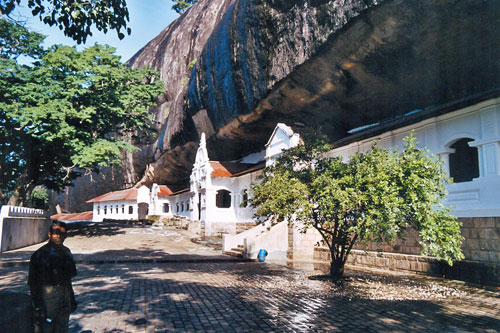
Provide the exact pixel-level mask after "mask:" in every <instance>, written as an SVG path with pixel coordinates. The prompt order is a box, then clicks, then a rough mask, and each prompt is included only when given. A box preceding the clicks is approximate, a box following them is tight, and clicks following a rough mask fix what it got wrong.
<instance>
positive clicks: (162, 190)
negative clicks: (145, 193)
mask: <svg viewBox="0 0 500 333" xmlns="http://www.w3.org/2000/svg"><path fill="white" fill-rule="evenodd" d="M172 193H174V192H173V191H172V190H171V189H170V188H169V187H168V186H167V185H159V186H158V196H160V197H166V196H169V195H171V194H172Z"/></svg>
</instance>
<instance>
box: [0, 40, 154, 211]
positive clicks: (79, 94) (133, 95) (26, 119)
mask: <svg viewBox="0 0 500 333" xmlns="http://www.w3.org/2000/svg"><path fill="white" fill-rule="evenodd" d="M113 53H114V49H113V48H111V47H109V46H101V45H95V46H93V47H90V48H87V49H85V50H83V51H81V52H78V51H76V50H75V49H74V48H71V47H67V46H54V47H52V48H50V49H49V50H48V51H47V52H45V53H44V54H43V55H42V56H41V57H40V60H39V61H36V62H35V63H34V64H33V65H32V66H31V67H27V66H21V65H18V64H17V63H16V62H15V61H14V60H12V59H6V58H2V59H1V62H0V112H1V113H0V116H1V118H0V123H1V124H2V125H3V126H2V127H1V128H0V154H1V156H0V161H2V162H0V163H2V164H0V166H1V167H2V169H1V170H0V172H1V173H0V176H1V178H0V189H1V191H2V192H3V193H4V195H8V194H9V193H13V194H15V195H18V196H20V197H29V193H30V192H31V189H33V188H34V187H35V186H37V185H44V186H45V187H46V188H48V189H53V190H60V189H62V188H63V187H64V186H66V185H69V184H70V183H71V181H72V180H73V179H74V178H76V177H78V176H79V175H80V174H81V173H82V172H84V171H85V170H95V169H96V168H97V167H100V166H105V165H109V163H112V162H113V161H114V160H117V159H118V158H120V157H121V153H122V151H123V150H126V149H128V150H133V149H135V148H134V147H133V146H132V143H134V142H141V140H142V141H143V140H144V136H147V135H148V134H151V133H152V131H153V129H152V121H153V119H152V117H151V115H150V114H149V112H148V107H149V106H152V105H155V104H156V97H157V96H158V95H159V94H160V93H161V92H162V91H163V83H162V82H161V81H160V80H159V79H158V74H157V73H155V72H154V71H153V70H152V69H150V68H141V69H132V68H129V67H127V66H126V65H123V64H122V63H121V62H120V57H119V56H116V55H114V54H113ZM138 133H141V135H140V136H139V135H138ZM11 203H13V202H11Z"/></svg>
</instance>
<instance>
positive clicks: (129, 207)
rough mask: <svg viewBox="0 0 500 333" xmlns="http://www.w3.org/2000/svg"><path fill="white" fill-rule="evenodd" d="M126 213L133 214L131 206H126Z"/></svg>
mask: <svg viewBox="0 0 500 333" xmlns="http://www.w3.org/2000/svg"><path fill="white" fill-rule="evenodd" d="M128 213H129V214H134V207H133V206H128Z"/></svg>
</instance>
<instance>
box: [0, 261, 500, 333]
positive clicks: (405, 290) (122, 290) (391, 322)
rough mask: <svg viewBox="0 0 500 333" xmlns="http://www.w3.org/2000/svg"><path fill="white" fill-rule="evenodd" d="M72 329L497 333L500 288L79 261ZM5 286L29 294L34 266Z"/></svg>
mask: <svg viewBox="0 0 500 333" xmlns="http://www.w3.org/2000/svg"><path fill="white" fill-rule="evenodd" d="M78 270H79V273H78V276H77V277H76V279H75V282H74V287H75V291H76V293H77V298H78V301H79V307H78V310H77V311H76V312H75V313H74V314H72V316H71V322H70V325H71V328H70V332H164V331H167V332H170V331H172V332H173V331H176V332H183V331H186V332H247V331H251V332H259V331H260V332H272V331H275V332H292V331H295V332H325V331H341V332H387V331H390V332H497V331H500V296H499V291H500V290H498V289H497V290H495V289H491V290H484V289H480V288H475V287H470V286H467V285H465V284H461V283H458V282H453V281H443V280H440V279H435V278H425V277H418V276H405V275H387V274H379V273H374V272H365V271H359V270H352V269H350V270H347V272H346V274H347V276H348V279H347V281H346V283H345V285H344V287H343V288H337V287H336V286H335V285H333V284H331V283H330V282H328V281H322V280H318V279H311V278H310V277H311V276H313V275H317V274H318V272H313V271H308V270H303V269H297V268H291V267H286V266H279V265H275V264H271V263H256V262H249V263H235V262H216V263H208V262H207V263H181V262H179V263H164V264H158V263H148V264H134V263H128V264H86V265H83V264H80V265H78ZM0 274H1V276H2V279H1V280H0V291H17V292H19V291H21V292H27V289H28V288H27V286H26V275H27V267H26V266H13V267H2V268H0Z"/></svg>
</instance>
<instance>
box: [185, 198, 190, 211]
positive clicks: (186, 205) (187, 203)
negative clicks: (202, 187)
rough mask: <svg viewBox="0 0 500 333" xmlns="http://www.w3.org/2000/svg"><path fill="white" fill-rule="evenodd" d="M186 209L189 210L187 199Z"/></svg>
mask: <svg viewBox="0 0 500 333" xmlns="http://www.w3.org/2000/svg"><path fill="white" fill-rule="evenodd" d="M186 211H189V200H188V201H186Z"/></svg>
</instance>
